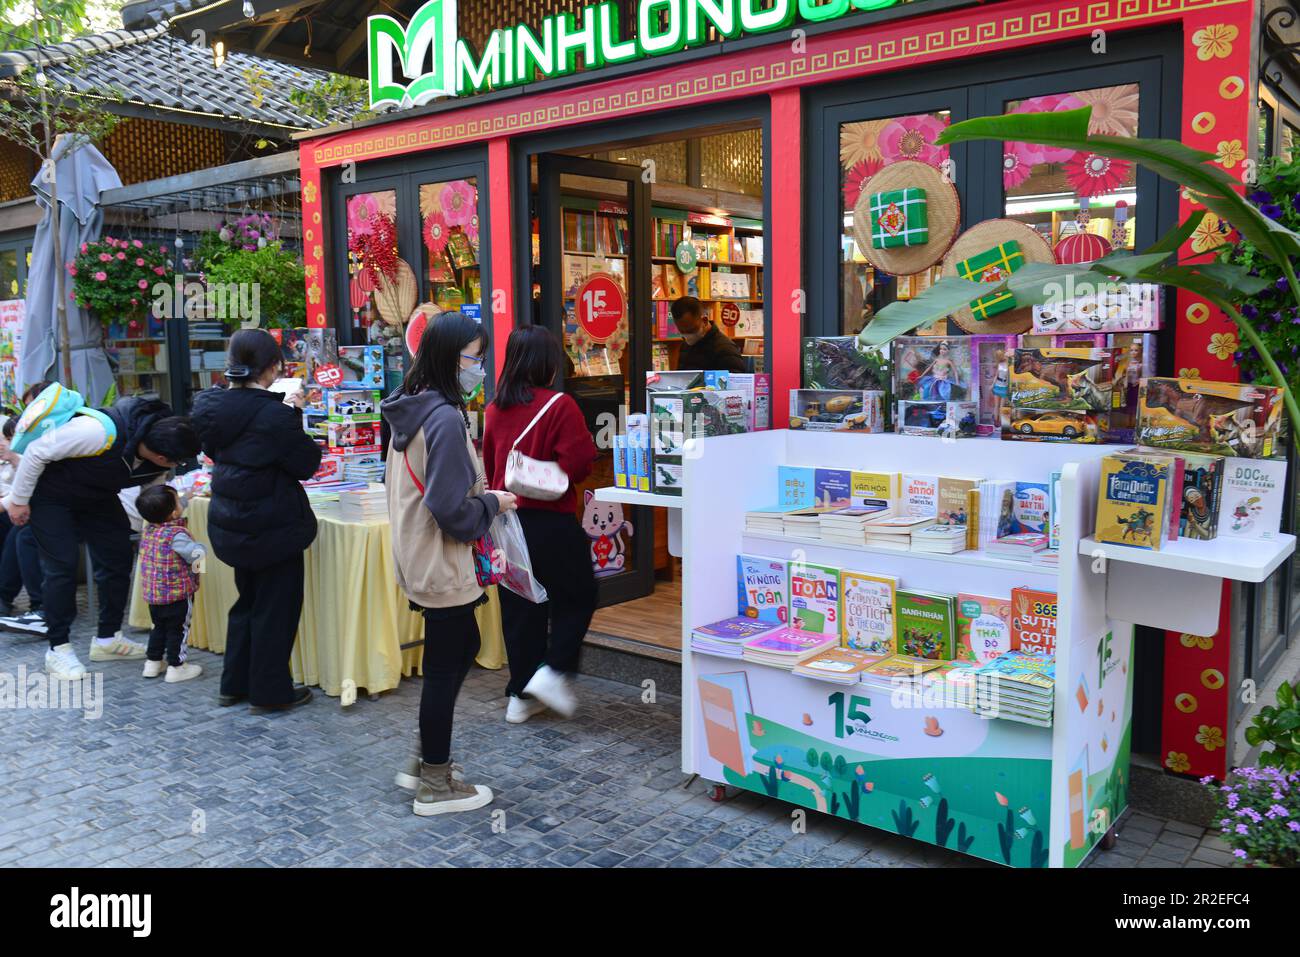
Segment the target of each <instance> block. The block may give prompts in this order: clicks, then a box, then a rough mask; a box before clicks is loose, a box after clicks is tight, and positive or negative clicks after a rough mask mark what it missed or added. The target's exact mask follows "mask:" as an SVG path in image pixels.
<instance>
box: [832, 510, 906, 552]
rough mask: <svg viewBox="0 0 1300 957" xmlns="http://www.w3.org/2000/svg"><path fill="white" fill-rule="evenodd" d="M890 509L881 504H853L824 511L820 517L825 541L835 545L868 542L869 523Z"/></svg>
mask: <svg viewBox="0 0 1300 957" xmlns="http://www.w3.org/2000/svg"><path fill="white" fill-rule="evenodd" d="M888 512H889V509H888V508H886V507H880V506H863V505H851V506H849V507H848V508H840V509H836V510H835V511H833V512H822V514H821V517H820V519H819V523H820V525H821V537H822V541H824V542H831V543H832V544H835V545H865V544H867V523H868V522H869V521H871V519H873V518H880V517H882V516H883V515H885V514H887V513H888Z"/></svg>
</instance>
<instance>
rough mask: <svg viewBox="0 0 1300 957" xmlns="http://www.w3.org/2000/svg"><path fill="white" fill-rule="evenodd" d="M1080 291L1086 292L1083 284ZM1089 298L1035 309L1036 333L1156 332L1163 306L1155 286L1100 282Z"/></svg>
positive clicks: (1066, 299) (1080, 298) (1084, 297)
mask: <svg viewBox="0 0 1300 957" xmlns="http://www.w3.org/2000/svg"><path fill="white" fill-rule="evenodd" d="M1079 286H1080V289H1079V291H1084V290H1083V288H1082V283H1080V284H1079ZM1087 291H1088V293H1089V294H1087V295H1080V296H1073V297H1071V298H1065V299H1062V300H1060V301H1057V302H1053V303H1048V304H1046V305H1042V306H1034V307H1033V322H1034V332H1036V333H1059V332H1155V331H1157V330H1159V328H1160V318H1161V312H1162V306H1163V300H1162V298H1161V287H1160V286H1159V285H1157V284H1155V283H1107V282H1100V283H1098V284H1097V286H1096V288H1095V289H1089V290H1087Z"/></svg>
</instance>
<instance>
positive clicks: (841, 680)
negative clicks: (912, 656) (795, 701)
mask: <svg viewBox="0 0 1300 957" xmlns="http://www.w3.org/2000/svg"><path fill="white" fill-rule="evenodd" d="M882 657H883V656H882V655H869V654H867V653H866V652H865V651H856V650H854V649H853V648H834V647H832V648H827V649H826V650H825V651H819V652H814V653H813V654H811V655H808V656H807V657H806V658H801V659H799V661H798V662H796V663H795V666H794V668H793V669H792V671H793V672H794V673H795V674H797V675H803V676H804V677H805V678H816V679H818V680H819V681H829V682H831V683H832V684H837V685H855V684H858V683H859V682H860V681H861V680H862V672H864V671H866V670H867V668H869V667H871V666H872V665H874V664H875V663H876V662H877V661H879V660H880V659H881V658H882Z"/></svg>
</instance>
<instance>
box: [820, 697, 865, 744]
mask: <svg viewBox="0 0 1300 957" xmlns="http://www.w3.org/2000/svg"><path fill="white" fill-rule="evenodd" d="M826 703H827V704H829V705H834V706H835V737H837V738H842V737H844V734H845V732H846V731H847V732H848V733H849V734H852V733H853V732H854V731H855V730H857V729H856V728H850V727H848V726H847V725H846V724H845V717H846V715H845V713H844V692H843V691H837V692H835V693H834V694H833V695H831V696H830V697H829V698H827V699H826ZM870 707H871V699H870V698H864V697H862V696H861V695H856V694H855V695H850V696H849V711H848V715H847V718H848V720H850V721H861V722H862V723H863V724H869V723H870V721H871V715H869V714H867V709H868V708H870Z"/></svg>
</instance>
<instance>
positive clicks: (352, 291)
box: [348, 270, 370, 312]
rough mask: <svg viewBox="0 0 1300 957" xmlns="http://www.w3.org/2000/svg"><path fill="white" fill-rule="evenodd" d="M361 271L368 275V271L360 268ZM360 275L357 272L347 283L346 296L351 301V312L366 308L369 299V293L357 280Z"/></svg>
mask: <svg viewBox="0 0 1300 957" xmlns="http://www.w3.org/2000/svg"><path fill="white" fill-rule="evenodd" d="M362 272H364V273H366V274H367V275H369V272H370V271H369V270H362ZM360 276H361V273H357V275H356V276H353V277H352V282H350V283H348V296H349V298H350V299H351V302H352V311H353V312H360V311H361V310H362V309H364V308H366V303H367V302H368V301H369V300H370V293H368V292H366V291H365V290H364V289H362V288H361V283H360V282H359V281H358V279H359V278H360Z"/></svg>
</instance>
